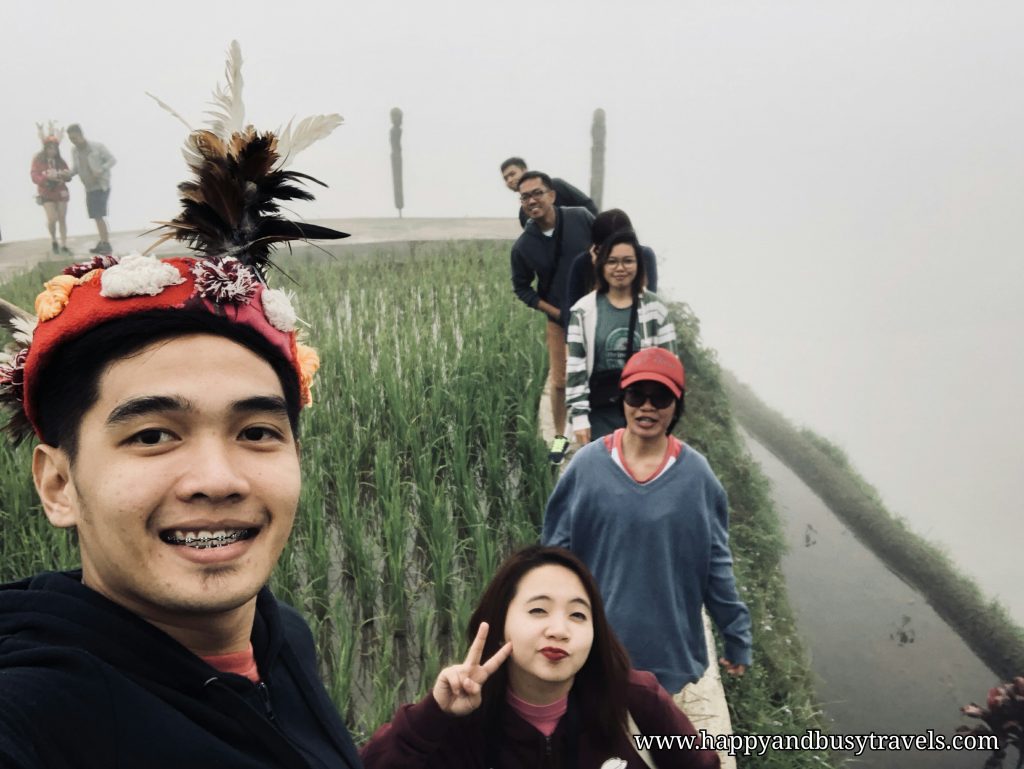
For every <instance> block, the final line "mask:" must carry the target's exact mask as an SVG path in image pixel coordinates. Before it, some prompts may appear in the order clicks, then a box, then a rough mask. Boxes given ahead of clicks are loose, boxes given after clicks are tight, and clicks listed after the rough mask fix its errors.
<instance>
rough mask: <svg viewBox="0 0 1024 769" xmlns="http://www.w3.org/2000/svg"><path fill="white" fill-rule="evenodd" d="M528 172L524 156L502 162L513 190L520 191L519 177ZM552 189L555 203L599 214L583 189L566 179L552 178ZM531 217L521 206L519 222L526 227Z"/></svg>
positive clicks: (503, 171)
mask: <svg viewBox="0 0 1024 769" xmlns="http://www.w3.org/2000/svg"><path fill="white" fill-rule="evenodd" d="M524 173H526V161H525V160H523V159H522V158H518V157H511V158H508V159H507V160H505V161H504V162H502V164H501V178H502V179H503V180H504V181H505V186H506V187H508V188H509V189H510V190H512V191H513V192H519V179H520V177H522V175H523V174H524ZM551 189H553V190H554V191H555V205H556V206H562V207H563V208H569V207H580V208H585V209H587V210H588V211H589V212H590V213H592V214H593V215H594V216H597V206H596V205H595V204H594V201H593V200H591V199H590V196H588V195H587V194H586V193H584V192H583V191H582V190H580V189H578V188H577V187H574V186H573V185H571V184H569V182H567V181H566V180H565V179H559V178H558V177H557V176H554V177H552V178H551ZM529 220H530V217H529V216H527V215H526V210H525V208H524V207H523V206H522V205H520V206H519V224H520V225H521V226H522V227H526V223H527V222H528V221H529Z"/></svg>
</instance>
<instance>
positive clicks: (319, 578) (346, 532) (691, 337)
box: [0, 223, 986, 767]
mask: <svg viewBox="0 0 1024 769" xmlns="http://www.w3.org/2000/svg"><path fill="white" fill-rule="evenodd" d="M383 224H387V223H382V225H383ZM388 226H394V225H393V224H391V225H388ZM453 231H456V232H457V231H458V228H457V227H455V228H453ZM396 241H397V242H388V243H350V244H346V245H341V246H330V247H328V248H326V249H324V248H315V247H304V248H299V249H296V250H295V251H294V253H292V254H287V255H286V254H282V255H281V256H280V258H279V260H278V262H279V266H280V267H281V269H282V271H283V272H284V273H285V274H286V275H287V276H288V279H290V281H291V285H292V288H293V290H294V291H295V293H296V294H297V296H298V299H297V302H296V304H297V307H298V310H299V314H300V317H302V316H305V317H315V318H318V319H319V322H318V323H317V324H315V325H313V326H312V328H311V331H310V333H311V338H310V342H311V343H312V344H313V345H314V346H315V347H316V348H317V349H318V350H319V352H320V357H321V361H322V368H321V369H320V372H319V375H318V379H317V383H316V386H315V388H314V393H313V395H314V407H313V408H311V409H309V410H308V412H307V413H306V416H304V418H303V423H302V433H301V445H302V454H303V457H302V466H303V473H304V477H303V488H302V498H301V503H300V509H299V514H298V517H297V520H296V524H295V532H294V534H293V536H292V539H291V540H290V543H289V545H288V547H287V549H286V550H285V553H284V555H283V557H282V559H281V562H280V564H279V565H278V568H277V570H276V572H275V574H274V577H273V582H272V587H273V588H274V591H275V592H276V594H277V595H278V596H279V597H281V598H282V599H283V600H285V601H287V602H289V603H292V604H293V605H294V606H296V607H297V608H298V609H299V610H300V611H301V612H302V613H303V615H304V616H305V617H306V618H307V620H308V621H309V623H310V626H311V627H312V629H313V631H314V635H315V637H316V639H317V643H318V647H319V652H320V655H321V659H322V661H323V662H322V664H323V669H322V674H323V676H324V679H325V681H326V683H327V687H328V691H329V692H330V694H331V696H332V698H333V699H334V701H335V702H336V703H337V704H338V706H339V708H340V709H341V711H342V713H343V715H344V717H345V719H346V721H347V723H348V725H349V727H350V729H351V730H352V733H353V736H355V737H356V739H357V740H362V739H366V738H367V737H368V736H369V735H370V733H372V731H373V730H374V729H375V728H376V727H377V726H379V725H380V724H381V723H383V722H384V721H387V720H389V719H390V718H391V716H392V714H393V713H394V711H395V708H396V707H397V706H398V705H399V704H401V703H403V702H408V701H412V700H415V699H417V698H418V697H420V696H422V694H423V693H424V692H425V691H427V690H428V689H429V688H430V686H431V684H432V682H433V680H434V678H435V677H436V675H437V672H438V671H439V670H440V668H441V667H443V666H444V665H445V664H447V662H448V661H449V660H451V659H453V658H455V657H457V656H458V655H460V654H461V653H462V650H463V649H464V644H465V639H464V632H465V627H466V623H467V620H468V617H469V614H470V612H471V610H472V607H473V605H474V602H475V600H476V598H477V596H478V594H479V591H480V588H481V586H482V585H483V584H485V583H486V582H487V580H488V579H489V578H490V576H491V575H492V574H493V573H494V571H495V568H496V566H497V564H498V563H499V562H500V561H501V559H502V558H503V557H504V556H505V555H506V554H507V553H508V552H510V551H511V550H512V549H513V548H514V547H516V546H517V545H521V544H525V543H530V542H534V541H536V540H537V537H538V532H539V527H540V523H541V515H542V513H543V510H544V506H545V502H546V500H547V497H548V495H549V493H550V491H551V489H552V487H553V484H554V481H555V479H556V475H555V473H556V472H557V471H556V470H555V469H553V468H552V467H551V466H550V464H549V463H548V461H547V449H546V447H545V445H544V444H543V442H542V441H541V439H540V438H539V437H538V403H539V402H540V400H541V393H542V391H543V388H544V382H545V377H546V355H545V351H544V349H543V346H541V345H539V344H537V345H531V344H524V341H523V340H531V339H536V338H537V336H538V328H537V327H536V326H537V324H538V322H543V321H538V318H536V317H534V314H532V313H526V312H522V311H521V308H520V307H519V306H518V302H516V301H515V300H514V297H513V296H512V295H511V292H510V291H509V290H508V241H506V240H496V239H493V240H489V239H466V240H453V241H419V240H404V241H403V240H401V238H400V237H399V238H396ZM53 272H54V265H53V264H43V265H39V266H36V267H31V268H26V269H24V270H23V271H22V272H20V273H18V274H16V275H14V276H13V277H11V278H10V279H8V280H7V281H6V282H5V284H4V286H3V295H4V298H5V299H8V300H10V301H12V302H14V303H16V304H19V305H21V306H31V304H32V300H33V298H34V296H35V294H36V293H37V292H38V288H39V286H40V285H41V283H42V282H43V280H44V279H45V278H46V276H48V275H51V274H52V273H53ZM671 310H672V314H673V315H674V322H675V325H676V329H677V332H678V334H679V342H680V350H681V357H682V359H683V362H684V365H685V367H686V376H687V392H688V396H687V401H688V403H687V411H686V414H685V416H684V418H683V420H682V423H681V425H680V427H679V428H678V430H679V432H680V434H681V435H683V436H685V440H686V441H687V442H688V443H690V444H692V445H693V446H694V447H695V448H697V449H698V450H699V451H701V452H702V453H703V454H704V455H705V456H707V457H708V459H709V461H710V463H711V465H712V466H713V467H714V468H715V470H716V473H717V474H718V476H719V478H720V479H721V481H722V483H723V485H724V486H725V488H726V490H727V492H728V495H729V500H730V509H731V512H730V529H731V540H732V547H733V552H734V555H735V569H736V574H737V582H738V584H739V585H740V589H741V591H742V596H743V598H744V600H745V601H746V602H747V604H748V606H749V607H750V610H751V613H752V616H753V621H754V629H755V630H754V657H755V660H756V664H755V665H754V666H753V667H752V668H751V669H750V671H749V672H748V673H747V675H746V676H744V677H743V678H740V679H730V680H727V681H726V682H725V685H726V695H727V698H728V702H729V707H730V712H731V716H732V722H733V728H734V731H735V733H736V734H739V735H790V734H796V735H799V734H804V733H805V732H807V731H808V730H811V729H816V728H821V729H823V730H827V729H828V725H827V719H826V718H825V717H824V715H823V712H822V709H821V707H820V706H819V705H818V698H817V697H816V695H815V691H814V677H813V675H812V673H811V672H810V667H809V665H808V660H807V655H806V652H805V650H804V645H803V643H802V642H801V640H800V637H799V635H798V633H797V628H796V625H795V621H794V616H793V612H792V611H791V609H790V605H789V600H788V598H787V591H786V585H785V581H784V577H783V574H782V571H781V568H780V564H781V559H782V557H783V552H784V550H785V543H784V540H783V534H782V529H781V526H780V522H779V519H778V515H777V513H776V511H775V509H774V507H773V503H772V501H771V495H770V486H769V484H768V482H767V480H766V479H765V477H764V475H763V474H762V472H761V471H760V469H759V468H758V466H757V464H756V463H755V462H754V461H753V460H752V459H751V457H750V454H749V452H748V451H747V449H746V447H745V445H744V441H743V437H742V436H741V434H740V433H739V431H738V429H737V426H736V424H735V422H734V418H733V415H732V411H731V408H730V401H729V397H728V395H727V390H726V386H727V382H726V381H725V378H724V376H723V372H722V370H721V369H720V367H719V364H718V362H717V360H716V356H715V353H714V352H713V351H711V350H709V349H707V348H706V347H705V346H704V345H703V343H702V342H701V338H700V324H699V321H698V319H697V318H696V317H695V316H694V314H693V313H692V312H691V310H690V309H689V307H688V306H686V305H685V304H681V303H675V304H673V305H672V306H671ZM3 341H6V340H3ZM29 467H30V447H29V446H28V445H21V446H18V447H11V446H9V445H7V444H6V443H5V444H4V445H3V448H2V449H0V527H2V528H0V577H2V579H3V580H4V581H9V580H12V579H15V578H18V577H20V576H22V575H25V574H30V573H33V572H36V571H39V570H43V569H53V568H70V567H73V566H75V565H76V562H77V561H76V559H77V551H76V548H75V547H74V543H73V541H72V540H71V539H70V538H69V537H68V536H66V535H65V534H64V533H63V532H60V531H57V530H55V529H52V528H51V527H50V526H49V525H48V524H47V523H46V520H45V518H44V517H43V516H42V515H41V514H40V512H39V505H38V501H37V498H36V494H35V491H34V489H33V487H32V482H31V477H30V473H29ZM622 546H623V548H629V543H628V542H623V543H622ZM985 686H986V683H985V682H979V683H978V692H979V696H980V694H981V693H982V692H983V691H984V687H985ZM983 760H984V757H983V756H980V757H979V760H978V762H977V764H978V765H979V766H980V765H981V762H982V761H983ZM843 762H844V759H843V758H842V757H841V756H839V755H837V754H832V753H830V752H829V751H827V750H801V751H793V752H770V751H769V752H767V753H766V754H765V755H763V756H757V757H751V758H749V759H744V760H742V762H741V763H742V764H743V765H744V766H761V767H811V766H814V767H820V766H839V765H841V764H842V763H843Z"/></svg>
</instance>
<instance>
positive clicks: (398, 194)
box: [391, 107, 405, 219]
mask: <svg viewBox="0 0 1024 769" xmlns="http://www.w3.org/2000/svg"><path fill="white" fill-rule="evenodd" d="M391 183H392V186H393V187H394V190H395V208H397V209H398V218H399V219H401V218H402V209H403V208H405V196H404V195H403V194H402V110H400V109H399V108H398V107H395V108H394V109H393V110H391Z"/></svg>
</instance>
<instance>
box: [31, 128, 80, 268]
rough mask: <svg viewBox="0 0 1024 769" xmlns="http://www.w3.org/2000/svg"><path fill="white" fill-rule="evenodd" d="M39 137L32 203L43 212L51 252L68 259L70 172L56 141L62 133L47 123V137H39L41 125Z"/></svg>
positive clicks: (35, 158)
mask: <svg viewBox="0 0 1024 769" xmlns="http://www.w3.org/2000/svg"><path fill="white" fill-rule="evenodd" d="M37 125H38V127H39V138H40V139H41V140H42V142H43V149H42V150H41V151H40V152H39V153H38V154H37V155H36V156H35V157H34V158H33V159H32V171H31V175H32V181H33V182H35V185H36V202H37V203H38V204H39V205H41V206H42V207H43V210H44V211H45V212H46V227H47V229H48V230H49V231H50V241H51V246H50V247H51V249H52V250H53V253H55V254H62V255H64V256H70V254H71V252H70V251H69V250H68V198H69V197H70V196H69V194H68V185H67V184H66V182H67V180H68V179H70V178H71V170H70V169H69V168H68V164H67V163H66V162H64V158H62V157H61V156H60V140H61V137H62V136H63V135H64V131H63V130H59V131H57V130H54V126H53V124H52V123H51V124H50V130H49V132H48V134H47V135H45V136H44V135H43V126H42V124H37ZM58 226H59V227H60V244H58V243H57V228H58Z"/></svg>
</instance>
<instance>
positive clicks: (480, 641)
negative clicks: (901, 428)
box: [434, 622, 512, 716]
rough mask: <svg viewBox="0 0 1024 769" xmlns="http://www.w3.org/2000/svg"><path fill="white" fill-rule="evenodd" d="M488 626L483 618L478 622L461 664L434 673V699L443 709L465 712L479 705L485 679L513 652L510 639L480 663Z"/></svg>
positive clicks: (454, 714)
mask: <svg viewBox="0 0 1024 769" xmlns="http://www.w3.org/2000/svg"><path fill="white" fill-rule="evenodd" d="M489 629H490V628H488V626H487V623H486V622H481V623H480V628H479V630H477V631H476V638H474V639H473V643H472V644H470V647H469V653H468V654H467V655H466V661H465V662H463V663H462V664H461V665H451V666H450V667H446V668H445V669H444V670H442V671H441V672H440V673H438V674H437V681H435V682H434V699H435V700H436V701H437V704H438V705H439V706H440V708H441V710H443V711H444V712H445V713H448V714H450V715H453V716H465V715H469V714H470V713H472V712H473V711H474V710H476V709H477V708H478V707H480V702H481V691H482V689H483V685H484V683H485V682H486V681H487V679H488V678H490V677H491V674H492V673H494V671H495V670H497V669H498V668H500V667H501V666H502V664H503V663H504V662H505V660H506V659H508V655H509V654H511V653H512V642H511V641H509V642H507V643H506V644H505V645H504V646H502V647H501V648H500V649H498V651H496V652H495V653H494V656H493V657H491V658H490V659H489V660H487V661H486V662H485V663H483V664H482V665H481V664H480V656H481V655H482V654H483V651H484V643H485V642H486V641H487V631H488V630H489Z"/></svg>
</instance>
